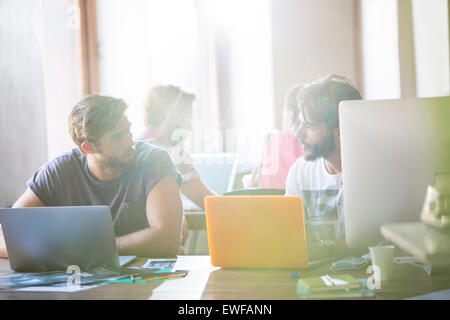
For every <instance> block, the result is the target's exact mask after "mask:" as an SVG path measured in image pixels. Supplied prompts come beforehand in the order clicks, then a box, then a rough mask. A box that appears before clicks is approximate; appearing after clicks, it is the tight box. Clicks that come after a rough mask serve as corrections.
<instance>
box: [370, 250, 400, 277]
mask: <svg viewBox="0 0 450 320" xmlns="http://www.w3.org/2000/svg"><path fill="white" fill-rule="evenodd" d="M394 248H395V247H394V246H379V247H370V248H369V251H370V257H371V259H372V265H373V266H374V273H375V280H376V281H385V280H391V279H392V278H393V276H394V270H393V269H394V261H393V259H394Z"/></svg>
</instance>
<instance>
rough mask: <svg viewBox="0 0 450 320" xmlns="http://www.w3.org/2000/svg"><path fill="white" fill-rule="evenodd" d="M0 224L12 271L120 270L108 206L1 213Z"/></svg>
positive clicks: (7, 210)
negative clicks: (76, 267)
mask: <svg viewBox="0 0 450 320" xmlns="http://www.w3.org/2000/svg"><path fill="white" fill-rule="evenodd" d="M0 223H1V224H2V228H3V234H4V238H5V242H6V247H7V250H8V256H9V263H10V265H11V269H12V270H14V271H19V272H31V271H33V272H36V271H53V270H66V268H67V267H68V266H69V265H77V266H79V267H80V269H81V270H82V271H84V270H89V269H90V268H93V267H96V266H102V265H105V266H112V267H119V266H120V263H119V257H118V253H117V246H116V240H115V234H114V228H113V224H112V219H111V213H110V208H109V207H107V206H80V207H38V208H7V209H0Z"/></svg>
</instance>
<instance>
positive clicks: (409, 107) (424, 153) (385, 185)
mask: <svg viewBox="0 0 450 320" xmlns="http://www.w3.org/2000/svg"><path fill="white" fill-rule="evenodd" d="M339 117H340V120H339V121H340V139H341V155H342V179H343V193H344V219H345V236H346V242H347V245H348V246H350V247H366V246H369V245H375V244H376V243H377V242H378V241H380V240H382V238H381V235H380V232H379V230H380V226H381V225H383V224H386V223H390V222H407V221H418V220H419V219H420V212H421V209H422V206H423V202H424V200H425V193H426V189H427V185H430V184H432V183H433V179H434V176H435V174H436V173H438V172H450V97H437V98H411V99H398V100H378V101H376V100H374V101H344V102H341V103H340V106H339Z"/></svg>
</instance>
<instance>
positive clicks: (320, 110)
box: [297, 75, 362, 128]
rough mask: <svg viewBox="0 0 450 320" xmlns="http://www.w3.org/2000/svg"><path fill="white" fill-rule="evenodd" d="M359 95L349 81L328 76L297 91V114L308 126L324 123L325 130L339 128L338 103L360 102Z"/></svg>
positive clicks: (339, 77)
mask: <svg viewBox="0 0 450 320" xmlns="http://www.w3.org/2000/svg"><path fill="white" fill-rule="evenodd" d="M361 99H362V97H361V94H360V92H359V91H358V89H356V88H355V87H354V86H353V85H352V83H351V82H350V80H348V79H347V78H345V77H342V76H337V75H328V76H326V77H323V78H320V79H318V80H316V81H313V82H311V83H309V84H306V85H304V86H302V87H301V88H300V89H299V90H298V95H297V102H298V107H299V113H301V114H302V115H303V118H304V120H305V121H306V122H307V123H309V124H312V125H314V124H317V123H320V122H324V123H325V124H326V126H327V128H338V127H339V110H338V108H339V103H340V102H341V101H344V100H361Z"/></svg>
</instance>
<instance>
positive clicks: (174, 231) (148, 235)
mask: <svg viewBox="0 0 450 320" xmlns="http://www.w3.org/2000/svg"><path fill="white" fill-rule="evenodd" d="M146 211H147V219H148V223H149V225H150V228H146V229H143V230H139V231H136V232H133V233H131V234H128V235H125V236H122V237H118V238H116V240H117V247H118V249H119V254H120V255H137V256H143V257H150V256H175V255H176V254H177V252H178V250H179V248H180V233H181V220H182V213H183V206H182V204H181V197H180V189H179V187H178V185H177V183H176V181H175V178H174V177H166V178H164V179H162V180H161V181H159V182H158V183H157V184H156V186H155V187H154V188H153V189H152V190H151V191H150V192H149V194H148V196H147V202H146Z"/></svg>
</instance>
